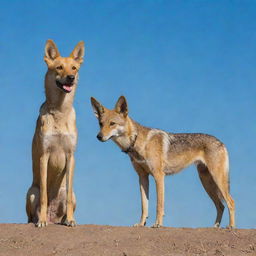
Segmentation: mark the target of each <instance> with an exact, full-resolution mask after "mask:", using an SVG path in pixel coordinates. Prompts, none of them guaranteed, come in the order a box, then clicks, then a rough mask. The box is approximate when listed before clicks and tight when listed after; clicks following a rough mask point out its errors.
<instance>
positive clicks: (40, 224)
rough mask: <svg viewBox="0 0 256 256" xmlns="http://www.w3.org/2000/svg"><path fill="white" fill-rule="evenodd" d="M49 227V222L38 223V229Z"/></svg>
mask: <svg viewBox="0 0 256 256" xmlns="http://www.w3.org/2000/svg"><path fill="white" fill-rule="evenodd" d="M47 225H48V223H47V221H40V220H39V221H38V222H37V223H36V227H38V228H44V227H46V226H47Z"/></svg>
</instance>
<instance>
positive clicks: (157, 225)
mask: <svg viewBox="0 0 256 256" xmlns="http://www.w3.org/2000/svg"><path fill="white" fill-rule="evenodd" d="M161 227H162V225H160V224H158V223H155V224H154V225H153V226H151V228H161Z"/></svg>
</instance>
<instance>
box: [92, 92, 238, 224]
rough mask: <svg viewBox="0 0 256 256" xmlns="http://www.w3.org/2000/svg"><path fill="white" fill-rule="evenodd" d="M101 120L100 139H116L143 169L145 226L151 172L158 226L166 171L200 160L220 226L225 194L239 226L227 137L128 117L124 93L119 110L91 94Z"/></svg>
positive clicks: (139, 170) (232, 221)
mask: <svg viewBox="0 0 256 256" xmlns="http://www.w3.org/2000/svg"><path fill="white" fill-rule="evenodd" d="M91 103H92V107H93V109H94V113H95V115H96V117H97V118H98V120H99V125H100V132H99V133H98V135H97V138H98V139H99V140H100V141H107V140H109V139H112V140H113V141H114V142H115V143H116V144H117V145H118V146H119V147H120V148H121V150H122V151H123V152H125V153H127V154H128V155H129V157H130V159H131V161H132V164H133V166H134V168H135V170H136V172H137V174H138V175H139V183H140V192H141V203H142V214H141V219H140V222H139V223H138V224H135V226H144V225H145V224H146V219H147V217H148V192H149V191H148V190H149V177H148V176H149V174H151V175H152V176H153V177H154V179H155V183H156V191H157V211H156V213H157V215H156V221H155V224H154V225H153V227H160V226H162V224H163V216H164V177H165V175H168V174H175V173H178V172H179V171H181V170H182V169H184V168H185V167H187V166H189V165H190V164H192V163H194V164H196V166H197V170H198V174H199V177H200V180H201V182H202V184H203V187H204V188H205V190H206V192H207V193H208V195H209V196H210V198H211V199H212V201H213V202H214V204H215V206H216V209H217V217H216V221H215V227H218V226H219V225H220V222H221V219H222V214H223V211H224V205H223V204H222V200H225V201H226V203H227V206H228V209H229V220H230V222H229V227H234V226H235V217H234V213H235V206H234V201H233V199H232V197H231V196H230V193H229V170H228V168H229V160H228V152H227V150H226V147H225V146H224V144H223V143H222V142H220V141H219V140H218V139H216V138H215V137H213V136H210V135H206V134H200V133H177V134H175V133H167V132H165V131H162V130H158V129H151V128H147V127H144V126H142V125H140V124H138V123H137V122H135V121H133V120H132V119H131V118H129V117H128V106H127V102H126V99H125V97H123V96H121V97H120V98H119V99H118V101H117V103H116V106H115V108H114V109H113V110H109V109H107V108H105V107H104V106H102V105H101V104H100V103H99V102H98V101H97V100H96V99H94V98H91Z"/></svg>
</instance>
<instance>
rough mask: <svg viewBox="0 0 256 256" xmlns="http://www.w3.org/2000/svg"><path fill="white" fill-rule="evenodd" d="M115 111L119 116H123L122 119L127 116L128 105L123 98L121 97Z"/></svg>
mask: <svg viewBox="0 0 256 256" xmlns="http://www.w3.org/2000/svg"><path fill="white" fill-rule="evenodd" d="M115 110H116V112H117V113H119V114H123V115H124V117H126V116H127V115H128V104H127V101H126V99H125V97H124V96H121V97H120V98H119V99H118V101H117V103H116V106H115Z"/></svg>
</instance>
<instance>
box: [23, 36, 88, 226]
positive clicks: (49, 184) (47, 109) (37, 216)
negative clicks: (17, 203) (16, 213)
mask: <svg viewBox="0 0 256 256" xmlns="http://www.w3.org/2000/svg"><path fill="white" fill-rule="evenodd" d="M83 56H84V43H83V42H80V43H78V45H77V46H76V47H75V49H74V50H73V52H72V53H71V55H70V56H69V57H65V58H64V57H61V56H60V54H59V51H58V49H57V47H56V45H55V44H54V42H53V41H52V40H48V41H47V43H46V46H45V57H44V60H45V62H46V64H47V66H48V71H47V73H46V76H45V95H46V101H45V102H44V103H43V104H42V106H41V108H40V114H39V117H38V119H37V124H36V130H35V134H34V138H33V143H32V160H33V182H32V185H31V187H30V188H29V190H28V193H27V202H26V211H27V216H28V222H33V223H35V224H36V225H37V226H38V227H44V226H46V225H47V223H48V222H53V223H62V224H66V225H68V226H74V225H75V219H74V216H73V214H74V210H75V206H76V200H75V194H74V192H73V172H74V164H75V160H74V151H75V147H76V142H77V129H76V115H75V110H74V108H73V99H74V94H75V90H76V86H77V81H78V70H79V68H80V65H81V63H82V62H83ZM72 76H73V77H72ZM57 82H59V86H60V88H58V86H57ZM65 88H67V90H68V91H65ZM69 91H70V92H69Z"/></svg>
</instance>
